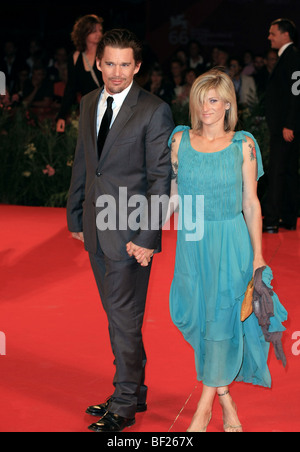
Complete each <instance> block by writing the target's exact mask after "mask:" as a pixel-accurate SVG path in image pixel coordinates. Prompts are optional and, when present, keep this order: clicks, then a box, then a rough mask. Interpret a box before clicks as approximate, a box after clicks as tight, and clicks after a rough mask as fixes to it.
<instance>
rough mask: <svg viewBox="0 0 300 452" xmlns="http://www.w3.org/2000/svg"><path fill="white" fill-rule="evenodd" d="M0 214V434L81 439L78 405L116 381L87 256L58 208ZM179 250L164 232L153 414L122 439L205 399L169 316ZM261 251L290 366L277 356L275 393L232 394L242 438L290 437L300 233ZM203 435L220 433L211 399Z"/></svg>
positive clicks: (295, 412) (83, 427) (297, 368)
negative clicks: (284, 316) (282, 315)
mask: <svg viewBox="0 0 300 452" xmlns="http://www.w3.org/2000/svg"><path fill="white" fill-rule="evenodd" d="M0 215H1V223H0V243H1V246H0V266H1V273H0V275H1V285H0V300H1V315H0V332H2V333H4V334H0V341H1V344H0V353H2V356H0V381H1V396H0V397H1V409H0V431H1V432H87V431H88V430H87V426H88V425H89V424H90V423H91V422H92V421H93V419H91V417H89V416H88V415H85V414H84V412H85V409H86V407H87V406H88V405H90V404H94V403H99V402H102V401H103V400H104V399H105V398H106V396H108V395H110V394H111V392H112V385H111V381H112V375H113V365H112V359H113V358H112V354H111V351H110V347H109V341H108V332H107V323H106V320H105V316H104V313H103V310H102V308H101V305H100V300H99V296H98V293H97V290H96V285H95V282H94V279H93V276H92V272H91V270H90V266H89V262H88V256H87V254H86V253H85V251H84V250H83V248H82V245H81V243H79V242H77V241H75V240H73V239H71V238H70V235H69V233H68V231H67V229H66V221H65V210H64V209H45V208H30V207H14V206H0ZM175 245H176V232H174V231H173V230H171V231H164V241H163V250H164V251H163V253H162V254H161V255H160V256H157V257H156V258H155V261H154V266H153V273H152V277H151V284H150V289H149V297H148V305H147V311H146V318H145V327H144V337H145V344H146V350H147V353H148V360H149V361H148V362H149V364H148V367H147V383H148V385H149V400H148V403H149V410H148V412H147V413H144V414H139V415H137V422H136V425H135V426H134V427H133V428H132V429H130V430H128V432H168V431H171V432H184V431H186V429H187V427H188V425H189V422H190V420H191V417H192V415H193V413H194V411H195V409H196V406H197V403H198V399H199V397H200V392H201V384H197V381H196V377H195V375H196V374H195V369H194V359H193V352H192V350H191V349H190V347H189V346H188V345H187V344H186V343H185V341H184V339H183V338H182V336H181V334H180V333H179V332H178V331H177V330H176V328H175V327H174V326H173V324H172V322H171V320H170V316H169V307H168V293H169V288H170V284H171V281H172V273H173V268H174V258H175ZM264 250H265V257H266V259H267V261H268V263H269V265H270V266H271V267H272V269H273V272H274V275H275V280H274V289H275V291H276V292H277V294H278V295H279V298H280V300H281V302H282V303H283V304H284V305H285V307H286V308H287V310H288V311H289V320H288V322H287V323H286V325H285V326H286V327H287V332H286V334H285V336H284V347H285V351H286V354H287V357H288V366H287V368H286V369H283V367H282V365H281V364H280V363H279V362H277V360H276V358H275V355H274V352H273V350H272V352H271V354H270V363H269V364H270V369H271V373H272V376H273V388H272V390H267V389H262V388H259V387H253V386H251V385H246V384H234V385H233V387H232V394H233V397H234V399H235V400H236V402H237V404H238V407H239V415H240V420H241V421H242V423H243V425H244V430H245V431H246V432H260V431H265V432H279V431H282V432H297V431H300V403H299V401H300V388H299V375H300V341H299V340H300V304H299V293H300V281H299V272H300V259H299V258H300V231H299V229H298V231H297V232H288V231H284V232H280V234H278V235H274V236H272V235H264ZM297 331H298V332H299V333H298V335H297V334H295V332H297ZM294 334H295V335H294ZM293 335H294V337H295V339H294V340H293V339H292V336H293ZM4 338H5V339H6V344H5V341H4ZM297 339H298V342H299V344H297ZM5 345H6V347H5ZM293 345H294V349H293V352H294V354H293V353H292V347H293ZM4 352H6V355H4ZM297 353H299V356H297ZM208 431H210V432H218V431H222V419H221V409H220V407H219V406H218V403H217V402H216V405H215V407H214V413H213V420H212V422H211V424H210V426H209V429H208Z"/></svg>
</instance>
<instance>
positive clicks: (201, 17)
mask: <svg viewBox="0 0 300 452" xmlns="http://www.w3.org/2000/svg"><path fill="white" fill-rule="evenodd" d="M279 17H287V18H290V19H292V20H294V21H295V22H296V25H297V27H298V29H299V30H300V1H299V0H209V1H207V0H198V1H193V0H182V1H181V2H176V1H175V2H174V1H173V2H172V3H171V2H168V1H167V2H162V1H161V0H148V4H147V26H146V27H147V41H148V42H149V44H150V45H151V48H152V49H153V51H154V52H155V53H156V55H157V56H158V57H159V59H160V60H161V61H165V60H166V59H168V58H169V57H170V56H171V55H172V54H173V53H174V52H175V51H176V50H177V49H178V48H180V47H185V46H186V45H187V43H188V42H189V41H190V40H193V39H195V40H197V41H199V42H200V43H201V44H202V46H203V47H204V48H206V49H209V50H210V49H211V48H213V47H214V46H222V47H225V48H226V49H227V50H228V51H229V53H234V54H237V53H242V52H243V51H245V50H252V51H254V52H255V53H264V52H266V51H267V50H268V49H269V42H268V31H269V27H270V23H271V22H272V21H273V20H275V19H278V18H279Z"/></svg>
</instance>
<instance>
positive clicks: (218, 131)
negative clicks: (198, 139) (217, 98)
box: [201, 122, 227, 141]
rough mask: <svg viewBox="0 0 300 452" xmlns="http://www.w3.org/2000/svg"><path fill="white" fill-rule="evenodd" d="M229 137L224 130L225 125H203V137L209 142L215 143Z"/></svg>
mask: <svg viewBox="0 0 300 452" xmlns="http://www.w3.org/2000/svg"><path fill="white" fill-rule="evenodd" d="M226 135H227V132H225V130H224V124H223V122H222V124H212V125H209V126H207V125H205V124H203V127H202V130H201V136H202V137H203V138H205V139H207V140H208V141H214V140H217V139H219V138H223V137H225V136H226Z"/></svg>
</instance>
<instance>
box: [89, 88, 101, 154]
mask: <svg viewBox="0 0 300 452" xmlns="http://www.w3.org/2000/svg"><path fill="white" fill-rule="evenodd" d="M101 92H102V89H99V90H96V92H95V97H94V99H92V101H91V108H90V114H91V116H90V127H91V137H92V143H93V151H95V152H94V154H95V156H97V155H98V149H97V137H98V130H97V112H98V103H99V98H100V95H101Z"/></svg>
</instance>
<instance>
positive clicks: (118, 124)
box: [100, 82, 140, 163]
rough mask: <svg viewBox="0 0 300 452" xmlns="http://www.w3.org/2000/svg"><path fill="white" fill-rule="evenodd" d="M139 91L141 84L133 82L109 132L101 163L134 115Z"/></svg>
mask: <svg viewBox="0 0 300 452" xmlns="http://www.w3.org/2000/svg"><path fill="white" fill-rule="evenodd" d="M139 92H140V87H139V85H138V84H137V83H135V82H133V85H132V88H131V90H130V91H129V93H128V95H127V97H126V99H125V100H124V102H123V105H122V107H121V109H120V111H119V114H118V115H117V117H116V119H115V121H114V123H113V125H112V127H111V129H110V131H109V134H108V135H107V138H106V142H105V145H104V148H103V151H102V155H101V159H100V162H101V163H103V161H104V160H105V159H106V158H107V156H108V154H109V150H110V148H111V146H112V145H113V144H114V142H115V141H116V139H117V137H118V136H119V134H120V133H121V132H122V130H123V129H124V127H125V125H126V124H127V122H128V121H129V120H130V118H131V116H132V115H133V107H134V106H135V105H136V104H137V101H138V96H139Z"/></svg>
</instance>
